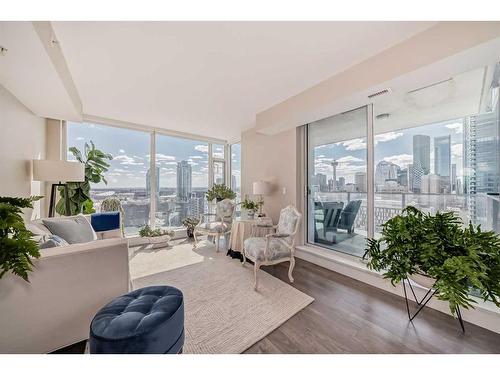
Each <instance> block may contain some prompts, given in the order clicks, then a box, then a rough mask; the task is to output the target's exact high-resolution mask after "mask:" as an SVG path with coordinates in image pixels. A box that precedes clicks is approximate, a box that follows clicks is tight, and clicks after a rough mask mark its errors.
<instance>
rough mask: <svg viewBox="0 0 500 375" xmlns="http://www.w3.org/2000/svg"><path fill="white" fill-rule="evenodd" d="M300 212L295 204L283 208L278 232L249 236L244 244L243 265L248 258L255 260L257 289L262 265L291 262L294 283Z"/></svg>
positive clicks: (255, 287)
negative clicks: (263, 235)
mask: <svg viewBox="0 0 500 375" xmlns="http://www.w3.org/2000/svg"><path fill="white" fill-rule="evenodd" d="M301 217H302V214H300V213H299V212H298V211H297V209H296V208H295V207H294V206H288V207H286V208H284V209H282V210H281V213H280V218H279V222H278V225H276V226H275V228H276V233H271V234H268V235H266V236H265V237H251V238H247V239H246V240H245V242H244V245H243V265H245V262H246V260H247V258H248V259H250V260H251V261H252V262H254V277H255V283H254V289H255V290H257V286H258V285H257V282H258V280H257V274H258V270H259V268H260V266H261V265H272V264H277V263H281V262H287V261H289V262H290V267H289V269H288V278H289V279H290V282H292V283H293V277H292V271H293V267H294V266H295V258H294V253H295V235H296V233H297V231H298V229H299V225H300V219H301Z"/></svg>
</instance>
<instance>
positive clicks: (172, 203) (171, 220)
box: [155, 135, 208, 228]
mask: <svg viewBox="0 0 500 375" xmlns="http://www.w3.org/2000/svg"><path fill="white" fill-rule="evenodd" d="M156 170H157V179H158V180H157V182H156V185H157V187H158V188H157V189H156V190H157V193H156V214H155V225H156V227H162V228H165V227H170V228H172V227H180V226H182V220H184V219H185V218H186V217H196V218H198V217H199V216H200V214H202V213H204V212H206V206H207V202H206V198H205V193H206V192H207V190H208V143H206V142H200V141H196V140H192V139H185V138H179V137H171V136H167V135H157V136H156Z"/></svg>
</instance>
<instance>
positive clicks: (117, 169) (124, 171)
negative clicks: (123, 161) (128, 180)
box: [113, 168, 129, 173]
mask: <svg viewBox="0 0 500 375" xmlns="http://www.w3.org/2000/svg"><path fill="white" fill-rule="evenodd" d="M113 172H118V173H128V172H129V171H127V170H126V169H121V168H115V169H113Z"/></svg>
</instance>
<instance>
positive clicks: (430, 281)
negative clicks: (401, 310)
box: [409, 273, 436, 289]
mask: <svg viewBox="0 0 500 375" xmlns="http://www.w3.org/2000/svg"><path fill="white" fill-rule="evenodd" d="M409 279H410V280H411V281H413V282H414V283H416V284H418V285H420V286H421V287H424V288H425V289H432V287H433V286H434V283H435V282H436V279H435V278H433V277H430V276H427V275H424V274H420V273H414V274H413V275H410V277H409Z"/></svg>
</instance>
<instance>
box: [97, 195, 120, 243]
mask: <svg viewBox="0 0 500 375" xmlns="http://www.w3.org/2000/svg"><path fill="white" fill-rule="evenodd" d="M114 211H118V212H119V213H120V229H121V230H122V235H123V236H125V226H124V224H123V220H124V218H125V211H124V210H123V206H122V203H121V202H120V200H119V199H118V198H114V197H108V198H106V199H104V200H103V201H102V203H101V212H114Z"/></svg>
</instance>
